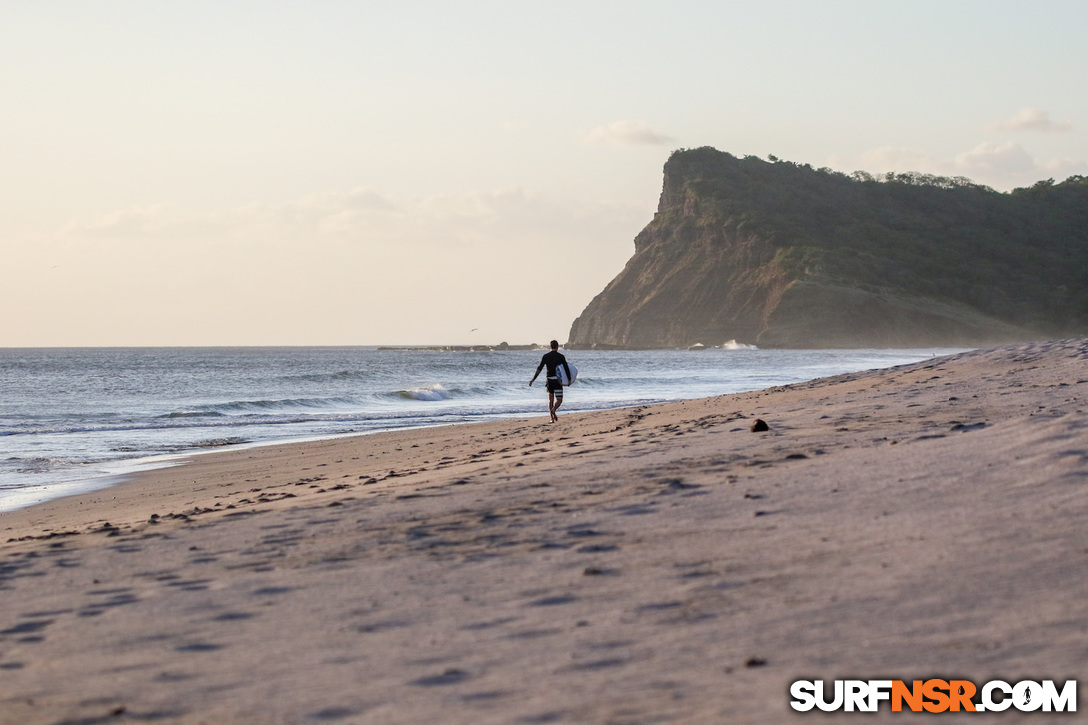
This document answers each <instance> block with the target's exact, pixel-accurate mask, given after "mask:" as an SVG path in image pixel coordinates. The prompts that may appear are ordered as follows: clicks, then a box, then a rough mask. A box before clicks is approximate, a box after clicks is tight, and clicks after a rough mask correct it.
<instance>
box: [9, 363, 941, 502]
mask: <svg viewBox="0 0 1088 725" xmlns="http://www.w3.org/2000/svg"><path fill="white" fill-rule="evenodd" d="M543 352H544V351H543V350H539V351H501V352H499V351H494V352H492V351H487V352H483V351H481V352H439V351H431V350H378V349H376V348H365V347H338V348H331V347H330V348H312V347H306V348H146V349H140V348H102V349H97V348H79V349H56V348H49V349H0V390H3V391H4V395H3V396H2V398H0V510H9V509H12V508H17V507H20V506H24V505H28V504H30V503H34V502H36V501H40V500H45V499H47V498H51V497H55V496H58V495H65V494H68V493H72V492H75V491H79V490H87V489H90V488H95V487H99V486H102V485H106V484H107V483H108V482H109V478H107V477H109V476H114V475H117V474H122V473H127V472H132V471H135V470H140V469H143V468H147V467H154V466H162V465H169V464H170V463H171V460H172V458H171V457H177V456H179V455H181V454H189V453H193V452H199V451H206V450H214V449H222V448H226V447H231V446H240V445H247V444H250V445H252V444H266V443H272V442H280V441H288V440H302V439H311V438H321V437H331V436H338V435H346V434H360V433H370V432H376V431H382V430H391V429H395V428H405V427H419V426H429V425H441V424H452V423H463V422H468V421H479V420H491V419H496V418H501V417H517V416H541V417H542V418H545V417H546V415H547V404H546V393H545V391H544V386H543V374H542V375H541V378H540V380H539V382H538V383H537V385H536V386H534V387H532V388H530V387H528V382H529V379H530V378H531V377H532V375H533V373H534V371H535V370H536V366H537V364H538V363H539V361H540V357H541V355H542V354H543ZM951 352H955V351H954V350H937V349H933V350H757V349H754V348H751V347H746V346H742V347H738V348H736V349H720V350H719V349H710V350H703V351H670V350H658V351H640V352H615V351H608V352H604V351H574V352H570V353H568V357H569V359H570V360H571V362H574V363H576V364H577V365H578V369H579V376H578V381H577V382H576V383H575V385H574V386H572V387H571V388H569V389H568V391H567V395H566V400H565V402H564V404H563V408H562V409H561V414H562V413H571V412H574V411H579V410H592V409H604V408H613V407H619V406H625V405H636V404H642V403H652V402H661V401H668V400H680V399H688V398H699V397H706V396H711V395H720V394H725V393H735V392H742V391H746V390H755V389H759V388H765V387H769V386H773V385H784V384H789V383H795V382H800V381H803V380H810V379H813V378H818V377H824V376H828V375H835V374H839V373H844V372H853V371H857V370H865V369H872V368H882V367H891V366H894V365H899V364H904V363H909V362H915V361H917V360H921V359H924V358H927V357H931V356H933V355H941V354H947V353H951Z"/></svg>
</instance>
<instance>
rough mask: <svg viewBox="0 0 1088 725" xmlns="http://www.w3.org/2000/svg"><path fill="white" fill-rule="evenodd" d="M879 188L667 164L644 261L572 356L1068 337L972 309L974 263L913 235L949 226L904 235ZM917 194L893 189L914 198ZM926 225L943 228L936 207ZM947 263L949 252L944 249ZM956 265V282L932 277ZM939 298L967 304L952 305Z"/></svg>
mask: <svg viewBox="0 0 1088 725" xmlns="http://www.w3.org/2000/svg"><path fill="white" fill-rule="evenodd" d="M822 177H827V178H826V179H825V178H822ZM948 181H950V182H951V181H953V180H948ZM959 181H960V180H956V182H957V183H959ZM962 181H964V182H965V181H966V180H962ZM874 185H875V187H889V188H890V185H889V184H885V183H879V182H877V181H874V180H872V179H857V178H851V177H845V176H843V175H841V174H838V175H833V174H831V173H830V172H828V171H827V170H821V171H816V170H813V169H811V168H808V167H801V166H798V165H795V164H785V165H783V164H771V163H768V162H765V161H761V160H759V159H738V158H735V157H733V156H730V155H729V154H723V153H721V152H718V151H715V150H713V149H697V150H694V151H686V152H677V153H676V154H674V155H673V157H672V158H671V159H670V160H669V162H668V163H667V164H666V166H665V179H664V186H663V189H662V193H661V199H660V203H659V206H658V211H657V213H656V214H655V216H654V219H653V221H651V222H650V224H649V225H648V226H647V227H646V228H645V229H644V230H643V231H642V232H641V233H640V234H639V235H638V236H637V237H636V238H635V254H634V256H633V257H632V258H631V260H630V261H629V262H628V263H627V265H626V267H625V268H624V269H623V271H622V272H620V274H619V275H618V276H617V277H616V278H615V279H614V280H612V282H611V283H610V284H609V285H608V286H607V287H606V288H605V289H604V291H602V292H601V293H600V294H599V295H597V296H596V297H595V298H594V299H593V300H592V301H591V302H590V303H589V305H588V306H587V307H586V309H585V311H584V312H583V313H582V314H581V316H579V317H578V319H577V320H575V321H574V324H573V326H572V327H571V331H570V336H569V341H568V346H569V347H575V348H577V347H581V348H588V347H598V348H608V347H615V348H661V347H688V346H692V345H695V344H697V343H701V344H704V345H721V344H722V343H724V342H726V341H729V340H736V341H738V342H742V343H753V344H756V345H759V346H761V347H793V348H817V347H911V346H935V345H953V346H955V345H962V346H973V345H981V344H988V343H996V342H1002V341H1009V340H1023V339H1032V338H1038V337H1041V336H1047V335H1052V334H1053V333H1054V332H1055V331H1056V329H1057V327H1060V325H1059V326H1056V325H1054V324H1050V325H1049V328H1048V326H1047V324H1040V325H1031V324H1024V321H1025V320H1028V321H1030V320H1032V319H1033V318H1032V315H1031V314H1029V313H1030V311H1028V312H1024V311H1023V310H1020V308H1019V307H1016V308H1013V307H1009V309H1010V310H1013V311H1020V312H1023V314H1008V315H1004V316H1001V315H998V314H994V313H993V310H992V309H987V305H972V304H967V303H965V302H964V301H963V300H962V297H963V296H964V295H965V294H967V292H963V290H961V289H960V287H961V285H958V284H957V282H956V278H957V275H960V276H962V271H961V270H957V269H955V268H954V267H955V266H956V265H957V264H964V262H963V261H962V260H961V261H956V260H958V259H959V258H958V257H957V258H955V259H953V257H949V259H952V260H953V261H952V262H948V260H946V259H944V258H943V257H942V258H941V259H939V260H934V259H932V257H933V256H934V255H933V254H930V253H928V252H926V249H927V247H926V246H925V244H926V243H934V244H939V245H945V244H947V243H951V242H950V241H949V240H944V239H936V240H932V239H930V240H929V241H928V242H927V241H926V240H925V239H923V241H922V242H920V244H921V246H920V247H919V246H917V244H915V240H914V237H913V236H911V235H912V234H914V235H917V234H921V235H923V237H924V235H925V234H927V233H929V234H931V235H937V236H938V237H939V236H940V233H941V229H940V228H937V229H933V230H929V231H926V230H908V231H909V234H908V233H904V232H903V231H902V229H901V227H903V225H904V224H907V222H905V221H904V219H905V218H906V217H904V212H902V211H901V210H900V208H899V207H898V206H896V204H898V203H899V202H898V201H895V200H893V201H894V203H893V201H889V198H890V197H888V192H887V190H886V189H878V188H874ZM970 188H971V189H972V191H971V193H973V194H975V195H976V196H977V197H978V198H979V199H983V200H988V201H986V203H987V204H988V203H990V201H992V200H990V196H993V195H996V196H998V197H1001V196H1004V195H1001V194H997V192H993V191H992V190H981V187H975V186H971V187H970ZM1085 188H1086V189H1088V186H1086V187H1085ZM915 191H916V190H915V189H907V190H906V191H905V192H903V190H898V191H896V193H900V192H902V193H905V194H906V196H905V197H904V198H907V199H909V200H912V199H914V197H913V196H911V194H914V193H915ZM930 191H937V192H943V191H945V190H944V189H930ZM953 191H954V190H953ZM926 193H928V192H926ZM957 193H958V192H957ZM979 195H981V196H979ZM952 196H954V194H951V192H950V195H949V197H948V198H951V197H952ZM961 197H963V194H960V196H955V199H956V200H958V201H957V204H962V203H966V202H963V201H962V198H961ZM926 198H928V197H926ZM935 198H937V197H935ZM939 198H941V199H944V198H945V197H939ZM971 198H972V199H973V198H975V197H971ZM895 199H898V197H895ZM904 203H907V204H908V207H909V206H910V205H911V204H914V205H915V206H917V203H916V202H914V201H909V202H904ZM919 203H920V202H919ZM927 203H935V202H927ZM979 203H981V202H979ZM953 206H954V205H953ZM911 208H912V209H913V208H914V207H911ZM987 208H988V207H987ZM960 211H961V212H962V210H960ZM911 213H914V212H911ZM949 213H954V212H949V211H947V210H945V211H942V212H941V213H940V214H938V215H937V216H938V217H940V218H941V219H943V218H944V217H945V216H947V214H949ZM874 215H875V216H874ZM942 215H943V216H942ZM884 216H888V217H889V221H888V222H887V224H884V223H883V222H882V221H881V220H882V219H883V218H884ZM863 217H864V219H862V218H863ZM911 218H912V219H913V218H914V217H911ZM918 218H919V219H921V220H923V221H921V222H918V223H921V224H931V223H935V222H932V219H933V214H931V213H929V212H928V211H926V210H925V209H920V210H918ZM859 220H861V221H859ZM912 223H913V222H912ZM947 223H948V224H952V223H955V220H953V221H950V222H947ZM963 223H964V224H967V225H968V226H970V224H971V221H970V220H969V219H968V220H965V221H964V222H963ZM1003 224H1005V222H1004V221H1002V222H1001V224H999V226H1001V225H1003ZM896 225H899V227H900V228H897V226H896ZM938 226H940V225H938ZM904 234H906V236H904ZM843 240H846V241H843ZM953 241H954V240H953ZM912 245H914V246H912ZM1086 247H1088V244H1086ZM941 254H942V255H945V254H952V252H949V251H948V250H946V249H944V248H943V247H941ZM970 258H971V257H970V255H968V257H967V259H970ZM946 262H948V264H951V265H952V267H953V268H951V269H946V270H945V272H946V276H950V278H951V279H950V280H943V278H942V279H937V280H934V279H933V277H934V275H938V276H939V275H940V273H941V272H940V270H941V269H942V268H943V267H942V265H945V266H947V265H946V264H945V263H946ZM912 265H914V266H912ZM927 265H929V266H927ZM935 270H936V271H935ZM969 276H971V277H972V278H974V277H977V274H975V272H972V273H971V274H970V275H969ZM1000 282H1001V280H993V283H994V284H1000ZM973 284H975V285H976V286H979V284H978V280H975V282H973ZM942 285H943V286H942ZM981 287H982V290H981V291H978V290H975V291H973V292H971V294H975V295H976V296H978V297H979V298H980V299H987V300H988V299H989V297H990V296H992V294H991V293H988V292H987V291H986V290H985V287H986V281H985V280H984V279H983V280H982V283H981ZM942 289H947V290H952V291H953V292H957V293H958V292H963V294H960V295H959V296H960V298H961V299H955V296H956V295H954V294H953V295H951V296H949V295H948V294H944V293H942ZM1006 297H1007V295H1004V294H1003V293H1002V299H1005V298H1006ZM997 304H998V303H997V302H995V303H993V304H990V305H989V307H990V308H994V307H995V306H997ZM1010 304H1011V303H1010ZM1085 312H1086V313H1088V305H1085ZM1066 316H1067V317H1069V316H1070V315H1069V314H1067V315H1066ZM1085 316H1086V317H1088V314H1086V315H1085ZM1036 317H1038V316H1036ZM1072 317H1076V315H1072ZM1082 322H1083V321H1082V320H1077V321H1076V322H1075V323H1074V324H1073V325H1072V327H1076V326H1077V325H1081V324H1082ZM1066 327H1070V325H1066ZM1078 329H1084V328H1083V327H1080V328H1078Z"/></svg>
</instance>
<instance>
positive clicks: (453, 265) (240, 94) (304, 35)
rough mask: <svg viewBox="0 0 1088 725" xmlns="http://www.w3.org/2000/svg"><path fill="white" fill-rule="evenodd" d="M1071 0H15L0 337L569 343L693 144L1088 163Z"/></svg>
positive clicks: (808, 156)
mask: <svg viewBox="0 0 1088 725" xmlns="http://www.w3.org/2000/svg"><path fill="white" fill-rule="evenodd" d="M1086 27H1088V3H1084V2H1082V1H1081V0H1035V1H1034V2H1026V1H1023V2H1009V1H1006V0H954V1H950V0H939V1H933V0H912V1H911V2H905V1H904V2H888V1H886V0H823V1H821V2H816V1H814V0H812V1H804V2H802V1H800V0H760V1H759V2H754V1H753V2H730V1H729V0H662V1H658V0H652V1H640V0H623V1H622V2H594V1H593V0H579V1H578V2H568V1H567V0H550V1H549V2H547V3H541V2H532V3H530V2H522V1H520V0H497V1H495V2H483V1H478V0H458V1H457V2H452V1H450V0H445V1H438V0H433V1H432V0H398V2H368V1H366V0H355V1H354V2H349V1H348V0H307V1H306V2H286V1H274V0H265V1H263V2H256V1H254V0H250V1H242V0H215V1H214V2H210V1H205V0H186V1H185V2H173V1H172V0H158V1H157V2H146V1H145V0H129V1H122V0H97V1H96V2H93V3H92V2H85V1H75V0H71V1H68V2H64V1H60V0H2V1H0V259H2V260H3V263H2V266H0V269H2V272H3V284H2V285H0V309H2V310H3V314H0V347H35V346H159V345H429V344H435V345H437V344H470V345H471V344H497V343H499V342H503V341H506V342H509V343H511V344H524V343H533V342H535V343H546V342H547V341H548V340H550V339H553V338H555V339H558V340H559V341H560V342H562V341H563V340H564V339H565V337H566V335H567V333H568V332H569V330H570V325H571V323H572V322H573V320H574V319H575V317H577V316H578V314H579V313H580V312H581V311H582V310H583V309H584V308H585V306H586V304H588V303H589V301H590V300H591V299H592V298H593V296H594V295H596V294H597V293H599V292H600V291H601V290H602V289H603V288H604V286H605V285H606V284H607V283H608V282H609V281H610V280H611V279H612V278H613V277H614V276H615V275H616V274H617V273H618V272H619V271H620V270H621V269H622V268H623V265H624V264H625V263H626V261H627V260H628V259H629V258H630V257H631V255H632V254H633V252H634V244H633V239H634V237H635V235H636V234H637V233H638V232H639V231H640V230H641V229H642V228H643V227H644V226H645V225H646V224H648V223H649V222H650V220H651V219H652V218H653V214H654V211H655V210H656V208H657V202H658V197H659V195H660V191H661V182H662V175H661V172H662V166H663V165H664V163H665V161H666V160H667V159H668V157H669V155H670V154H671V153H672V152H673V151H674V150H676V149H680V148H697V147H701V146H713V147H715V148H718V149H720V150H722V151H726V152H729V153H731V154H734V155H737V156H746V155H755V156H760V157H764V158H766V157H767V156H768V155H774V156H777V157H779V158H781V159H784V160H788V161H794V162H797V163H807V164H811V165H813V166H815V167H825V166H827V167H831V168H833V169H836V170H839V171H843V172H847V173H849V172H852V171H855V170H865V171H869V172H871V173H884V172H887V171H898V172H905V171H921V172H926V173H934V174H940V175H948V176H966V177H969V178H971V179H973V180H974V181H976V182H978V183H983V184H987V185H989V186H992V187H993V188H995V189H997V190H999V191H1008V190H1010V189H1013V188H1016V187H1019V186H1030V185H1031V184H1033V183H1035V182H1036V181H1039V180H1041V179H1048V178H1054V179H1056V180H1058V181H1061V180H1063V179H1065V178H1066V177H1068V176H1070V175H1073V174H1088V93H1086V92H1085V89H1086V88H1088V43H1085V42H1084V37H1083V35H1084V29H1085V28H1086Z"/></svg>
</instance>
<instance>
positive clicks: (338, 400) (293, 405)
mask: <svg viewBox="0 0 1088 725" xmlns="http://www.w3.org/2000/svg"><path fill="white" fill-rule="evenodd" d="M355 402H356V401H354V400H352V399H351V398H345V397H332V398H280V399H274V400H273V399H270V400H232V401H230V402H228V403H213V404H210V405H202V406H198V407H197V408H195V409H193V412H202V413H207V414H211V415H215V414H219V415H230V414H232V413H267V412H269V411H280V412H288V411H294V410H298V409H300V408H303V409H307V410H313V409H321V408H339V407H343V406H346V405H353V404H354V403H355Z"/></svg>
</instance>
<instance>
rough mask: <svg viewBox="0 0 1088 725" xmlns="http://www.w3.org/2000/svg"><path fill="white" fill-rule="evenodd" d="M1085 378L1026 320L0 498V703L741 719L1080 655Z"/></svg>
mask: <svg viewBox="0 0 1088 725" xmlns="http://www.w3.org/2000/svg"><path fill="white" fill-rule="evenodd" d="M576 394H577V386H574V387H572V388H571V392H570V393H569V396H570V397H572V398H573V397H574V396H575V395H576ZM1086 400H1088V341H1085V340H1066V341H1052V342H1040V343H1025V344H1018V345H1011V346H1005V347H1000V348H994V349H988V350H978V351H973V352H967V353H962V354H958V355H953V356H949V357H942V358H936V359H933V360H929V361H924V362H920V363H915V364H910V365H902V366H898V367H895V368H891V369H886V370H874V371H867V372H860V373H850V374H846V375H839V376H836V377H832V378H824V379H820V380H815V381H811V382H805V383H798V384H794V385H789V386H784V387H776V388H770V389H767V390H761V391H757V392H751V393H741V394H734V395H724V396H718V397H713V398H705V399H699V400H690V401H683V402H675V403H665V404H660V405H652V406H638V407H628V408H619V409H615V410H609V411H602V412H586V413H570V414H566V415H564V414H563V411H562V410H561V411H560V420H559V422H558V423H557V424H551V423H548V422H547V411H546V405H544V404H543V396H542V405H541V415H540V416H539V417H536V418H527V419H514V420H506V421H498V422H488V423H479V424H468V425H457V426H442V427H432V428H420V429H413V430H402V431H395V432H389V433H382V434H376V435H367V436H355V437H346V438H338V439H333V440H323V441H317V442H307V443H295V444H289V445H277V446H266V447H259V448H250V449H245V450H236V451H230V450H226V451H222V452H218V453H211V454H206V455H200V456H195V457H193V458H192V459H191V460H190V461H189V462H187V463H186V464H185V465H179V466H174V467H171V468H165V469H160V470H155V471H149V472H146V473H142V474H139V475H137V476H134V477H132V478H131V479H130V480H127V481H125V482H123V483H120V484H118V485H116V486H113V487H110V488H107V489H103V490H100V491H96V492H93V493H88V494H82V495H79V496H71V497H67V498H62V499H57V500H54V501H51V502H47V503H45V504H41V505H38V506H34V507H31V508H27V509H22V510H18V511H13V512H8V513H3V514H0V542H2V543H0V723H5V724H6V723H12V724H15V723H47V724H54V723H86V724H89V723H107V722H109V723H112V722H122V723H123V722H156V723H178V724H186V725H189V724H196V723H215V724H220V723H229V724H234V723H238V724H243V723H246V724H249V723H253V724H263V723H602V724H603V723H632V724H633V723H717V722H721V723H768V722H792V721H802V720H804V719H806V718H807V719H811V717H812V715H803V714H800V713H796V712H794V711H793V710H792V709H791V708H790V705H789V702H790V699H791V698H790V692H789V690H790V684H791V683H792V682H794V681H795V680H799V679H806V680H814V679H825V680H829V681H830V680H835V679H846V678H856V679H903V680H908V681H909V680H914V679H926V678H929V677H943V678H946V679H947V678H949V677H955V678H962V679H968V680H971V681H973V682H976V683H984V682H987V681H989V680H993V679H1001V680H1005V681H1008V682H1013V683H1014V682H1017V681H1019V680H1025V679H1029V680H1035V681H1038V680H1041V679H1043V678H1047V679H1054V680H1059V681H1064V680H1074V679H1076V680H1083V679H1084V677H1083V675H1085V674H1086V673H1085V670H1086V669H1088V667H1086V663H1088V596H1086V595H1088V584H1086V582H1088V495H1086V494H1088V415H1085V412H1084V408H1085V404H1086ZM757 419H759V420H762V421H765V422H766V424H767V428H768V430H766V431H763V432H753V431H752V426H753V423H754V421H756V420H757ZM817 717H818V716H817ZM857 717H858V715H856V714H854V715H850V714H838V715H830V716H824V719H831V720H835V719H836V718H838V719H842V720H849V719H851V718H857ZM865 717H867V718H875V719H877V720H880V721H883V720H893V721H897V722H900V721H901V722H914V721H922V720H925V719H932V717H933V716H931V715H930V716H926V715H912V714H909V713H891V712H890V711H889V710H888V709H887V706H886V705H885V707H884V708H883V709H882V711H881V712H880V713H878V714H876V715H875V716H874V715H870V716H865ZM1051 717H1054V718H1056V719H1060V720H1062V721H1067V720H1070V718H1071V717H1072V718H1073V719H1075V718H1076V715H1072V716H1071V715H1068V714H1065V715H1058V714H1055V715H1052V716H1051ZM1018 718H1025V719H1031V720H1032V721H1033V722H1045V721H1046V720H1041V719H1040V716H1038V715H1034V716H1033V715H1026V716H1025V715H1018V714H1017V713H1015V712H1006V713H1003V714H992V715H987V714H982V715H977V716H976V717H975V718H973V721H976V722H980V723H982V722H1016V721H1018Z"/></svg>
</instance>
